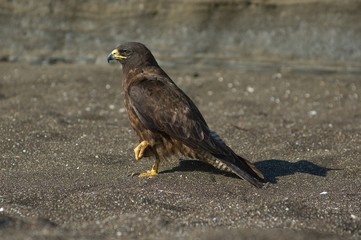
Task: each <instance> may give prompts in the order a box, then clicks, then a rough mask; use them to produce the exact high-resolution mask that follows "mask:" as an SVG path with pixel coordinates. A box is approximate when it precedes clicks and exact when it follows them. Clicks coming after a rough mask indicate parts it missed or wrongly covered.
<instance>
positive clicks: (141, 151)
mask: <svg viewBox="0 0 361 240" xmlns="http://www.w3.org/2000/svg"><path fill="white" fill-rule="evenodd" d="M148 146H150V144H149V142H148V141H145V140H144V141H142V142H141V143H139V144H138V146H137V147H136V148H134V155H135V159H137V160H140V159H142V158H143V155H144V151H145V149H146V148H147V147H148Z"/></svg>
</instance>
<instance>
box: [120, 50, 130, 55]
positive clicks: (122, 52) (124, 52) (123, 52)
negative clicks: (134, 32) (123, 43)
mask: <svg viewBox="0 0 361 240" xmlns="http://www.w3.org/2000/svg"><path fill="white" fill-rule="evenodd" d="M119 52H120V54H122V55H128V54H129V53H130V51H129V50H128V49H122V50H120V51H119Z"/></svg>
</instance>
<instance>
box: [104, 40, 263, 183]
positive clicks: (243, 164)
mask: <svg viewBox="0 0 361 240" xmlns="http://www.w3.org/2000/svg"><path fill="white" fill-rule="evenodd" d="M111 60H117V61H119V62H120V63H121V64H122V67H123V75H124V80H123V89H124V93H125V95H124V98H125V107H126V109H127V111H128V116H129V120H130V123H131V126H132V127H133V129H134V130H135V132H136V133H137V135H138V137H139V144H138V146H137V147H136V148H135V149H134V154H135V158H136V159H137V160H140V159H141V158H143V157H154V158H155V163H154V165H153V166H152V169H151V170H149V171H147V172H144V173H141V174H140V176H154V175H157V174H158V168H159V164H160V162H161V161H164V160H166V159H167V158H169V157H170V156H171V155H179V154H181V155H184V156H187V157H189V158H191V159H198V160H200V161H203V162H206V163H209V164H211V165H213V166H214V167H216V168H218V169H221V170H224V171H227V172H232V173H234V174H236V175H237V176H239V177H240V178H243V179H246V180H247V181H249V182H250V183H252V184H253V185H255V186H257V187H261V186H262V185H263V183H264V182H265V180H264V177H263V175H262V173H261V172H260V171H259V170H258V169H257V168H256V167H255V166H254V165H253V164H252V163H251V162H249V161H247V160H246V159H244V158H242V157H240V156H238V155H237V154H236V153H234V152H233V151H232V149H230V148H229V147H228V146H227V145H226V144H225V143H224V142H223V140H222V139H221V138H220V137H219V136H218V135H217V133H215V132H214V131H212V130H210V129H209V127H208V125H207V123H206V121H205V120H204V118H203V116H202V114H201V113H200V112H199V110H198V108H197V107H196V105H195V104H194V103H193V101H192V100H191V99H190V98H189V97H188V96H187V95H186V94H185V93H184V92H183V91H182V90H181V89H180V88H178V87H177V85H176V84H175V83H174V82H173V81H172V79H170V77H169V76H168V75H167V74H166V73H165V72H164V71H163V70H162V69H161V68H160V67H159V65H158V63H157V61H156V60H155V58H154V56H153V55H152V53H151V52H150V51H149V49H148V48H147V47H146V46H144V45H143V44H141V43H137V42H129V43H125V44H122V45H120V46H118V47H117V48H116V49H114V50H113V51H112V52H111V53H110V54H109V55H108V62H109V61H111Z"/></svg>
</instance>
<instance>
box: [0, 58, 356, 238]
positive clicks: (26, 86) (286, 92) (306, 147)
mask: <svg viewBox="0 0 361 240" xmlns="http://www.w3.org/2000/svg"><path fill="white" fill-rule="evenodd" d="M166 70H167V72H168V73H169V75H170V76H171V77H172V78H173V80H174V81H176V82H177V84H178V85H179V86H180V87H181V88H182V89H184V91H185V92H186V93H187V94H188V95H189V96H190V97H191V98H192V99H193V100H194V101H195V102H196V104H197V105H198V106H199V108H200V110H201V111H202V113H203V115H204V117H205V118H206V120H207V122H208V123H209V125H210V126H211V128H212V129H213V130H215V131H217V132H218V133H219V135H220V136H222V137H223V138H224V140H225V141H226V142H227V143H228V144H229V145H230V146H231V147H232V148H233V149H234V150H235V151H236V152H237V153H239V154H241V155H243V156H244V157H246V158H248V159H250V160H251V161H253V162H255V163H256V165H257V166H258V167H259V169H261V170H262V171H263V172H264V175H265V176H266V177H267V178H268V179H269V181H270V184H269V185H268V186H267V187H265V188H263V189H256V188H255V187H253V186H251V185H250V184H248V183H247V182H246V181H243V180H241V179H239V178H237V177H235V176H233V175H232V174H224V173H222V172H220V171H217V170H215V169H213V168H212V167H210V166H208V165H205V164H203V163H200V162H197V161H192V160H182V161H180V162H179V161H170V162H167V163H165V164H163V165H162V166H161V169H160V170H161V173H160V174H159V175H158V177H155V178H151V179H149V178H142V179H141V178H138V177H132V176H130V175H131V174H132V173H136V172H140V171H143V170H147V169H149V168H150V167H151V164H152V161H151V160H149V159H142V160H141V161H138V162H137V161H136V160H134V157H133V148H134V147H135V146H136V144H137V139H136V137H135V135H134V133H133V131H132V130H131V129H130V126H129V124H128V119H127V115H126V113H125V109H124V106H123V98H122V94H121V81H120V77H121V70H120V67H119V66H118V65H109V66H108V65H107V66H86V65H53V66H38V65H22V64H8V63H1V64H0V72H1V76H0V111H1V112H0V113H1V114H0V136H1V138H0V169H1V171H0V178H1V181H0V236H1V237H0V238H1V239H136V238H137V239H307V240H310V239H360V238H361V220H360V218H361V200H360V198H361V192H360V189H361V171H360V169H361V167H360V160H361V154H360V153H361V147H360V146H361V104H360V98H361V79H360V74H357V73H353V74H350V73H345V72H327V71H326V72H323V71H292V70H290V71H283V72H282V73H277V71H276V70H272V69H269V70H267V71H252V72H249V71H248V72H247V71H240V70H237V69H235V68H233V69H222V70H221V71H218V70H214V69H211V68H198V69H197V68H195V67H194V68H193V69H190V67H189V66H184V68H183V69H181V68H179V69H166Z"/></svg>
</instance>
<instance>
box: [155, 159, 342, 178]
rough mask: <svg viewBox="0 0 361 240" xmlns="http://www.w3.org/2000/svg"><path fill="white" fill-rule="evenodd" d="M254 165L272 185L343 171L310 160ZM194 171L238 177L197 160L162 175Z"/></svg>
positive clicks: (273, 160)
mask: <svg viewBox="0 0 361 240" xmlns="http://www.w3.org/2000/svg"><path fill="white" fill-rule="evenodd" d="M254 164H255V166H256V167H257V168H258V169H259V170H261V172H262V173H263V175H264V177H265V178H266V180H267V181H268V182H270V183H277V181H278V178H279V177H282V176H288V175H292V174H295V173H305V174H311V175H316V176H320V177H326V176H327V173H328V171H331V170H341V169H332V168H327V167H322V166H319V165H317V164H315V163H312V162H310V161H308V160H300V161H297V162H290V161H287V160H276V159H271V160H263V161H259V162H256V163H254ZM193 171H200V172H211V173H215V174H223V175H227V176H230V177H237V176H236V175H234V174H231V173H225V172H223V171H221V170H218V169H216V168H214V167H212V166H210V165H209V164H206V163H204V162H201V161H197V160H181V161H180V162H179V165H178V166H176V167H174V168H172V169H169V170H165V171H162V172H161V173H171V172H193Z"/></svg>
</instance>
